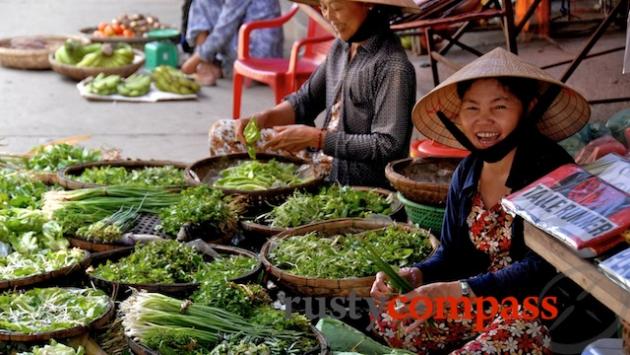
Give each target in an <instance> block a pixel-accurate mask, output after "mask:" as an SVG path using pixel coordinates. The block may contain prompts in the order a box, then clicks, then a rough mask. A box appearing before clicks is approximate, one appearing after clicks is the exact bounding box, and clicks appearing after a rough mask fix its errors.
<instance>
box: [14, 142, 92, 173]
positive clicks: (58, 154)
mask: <svg viewBox="0 0 630 355" xmlns="http://www.w3.org/2000/svg"><path fill="white" fill-rule="evenodd" d="M100 159H101V152H100V151H99V150H92V149H87V148H83V147H78V146H72V145H70V144H54V145H46V146H41V147H39V148H37V149H36V150H35V152H34V154H33V155H32V156H31V157H30V158H26V159H25V161H24V165H25V166H26V168H27V169H30V170H36V171H44V172H55V171H57V170H59V169H63V168H65V167H67V166H70V165H75V164H82V163H91V162H95V161H98V160H100Z"/></svg>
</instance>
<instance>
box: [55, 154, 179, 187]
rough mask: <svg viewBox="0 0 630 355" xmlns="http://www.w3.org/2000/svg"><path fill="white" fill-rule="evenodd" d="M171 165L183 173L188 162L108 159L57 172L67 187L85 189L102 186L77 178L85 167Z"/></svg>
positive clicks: (60, 182) (73, 166)
mask: <svg viewBox="0 0 630 355" xmlns="http://www.w3.org/2000/svg"><path fill="white" fill-rule="evenodd" d="M167 165H171V166H173V167H175V168H178V169H181V170H182V174H183V173H184V170H185V169H186V164H184V163H180V162H174V161H166V160H107V161H98V162H94V163H85V164H78V165H72V166H69V167H67V168H65V169H62V170H60V171H59V172H58V173H57V181H58V182H59V184H60V185H61V186H63V187H65V188H66V189H70V190H76V189H85V188H90V187H100V186H102V185H98V184H92V183H86V182H81V181H78V180H76V177H78V176H79V175H81V174H82V173H83V171H85V169H88V168H95V167H105V166H111V167H124V168H126V169H127V170H135V169H143V168H149V167H151V168H155V167H163V166H167ZM166 187H167V188H169V187H172V188H174V189H181V188H182V186H166Z"/></svg>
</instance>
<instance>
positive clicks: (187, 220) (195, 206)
mask: <svg viewBox="0 0 630 355" xmlns="http://www.w3.org/2000/svg"><path fill="white" fill-rule="evenodd" d="M237 210H238V207H237V202H236V201H235V202H231V201H230V200H229V199H228V198H226V197H225V196H224V195H223V192H221V191H220V190H215V189H212V188H210V187H208V186H206V185H202V186H197V187H194V188H189V189H186V190H183V191H182V192H181V199H180V201H179V202H178V203H177V204H174V205H172V206H169V207H167V208H164V209H163V210H161V211H160V212H159V216H160V220H161V225H160V227H159V228H160V229H161V230H162V231H163V232H164V233H166V234H168V235H177V234H178V232H179V231H180V229H181V228H182V227H183V226H191V227H192V228H193V229H195V228H197V229H200V228H202V229H204V230H205V231H206V232H207V231H212V232H216V233H217V234H219V235H224V234H227V233H230V232H231V231H234V230H235V229H236V227H237V224H238V216H237Z"/></svg>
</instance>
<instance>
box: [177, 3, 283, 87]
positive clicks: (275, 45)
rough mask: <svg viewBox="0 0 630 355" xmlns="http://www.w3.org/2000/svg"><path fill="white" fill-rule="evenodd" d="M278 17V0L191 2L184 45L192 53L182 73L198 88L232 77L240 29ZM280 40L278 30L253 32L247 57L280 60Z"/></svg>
mask: <svg viewBox="0 0 630 355" xmlns="http://www.w3.org/2000/svg"><path fill="white" fill-rule="evenodd" d="M278 16H280V3H279V2H278V0H193V1H192V4H191V6H190V12H189V15H188V27H187V29H186V41H187V42H188V44H189V45H190V46H194V47H195V50H194V53H193V55H192V56H191V57H190V58H189V59H188V60H186V62H185V63H184V64H183V65H182V71H183V72H184V73H186V74H195V75H196V78H197V81H198V82H199V83H200V84H201V85H206V86H213V85H216V81H217V79H219V78H221V77H224V76H227V77H229V76H231V75H232V66H233V65H234V61H235V60H236V58H237V46H238V31H239V28H240V27H241V25H242V24H244V23H247V22H251V21H257V20H265V19H272V18H275V17H278ZM283 40H284V38H283V32H282V28H281V27H279V28H273V29H264V30H257V31H254V32H252V40H251V42H250V53H251V54H252V56H255V57H282V51H283Z"/></svg>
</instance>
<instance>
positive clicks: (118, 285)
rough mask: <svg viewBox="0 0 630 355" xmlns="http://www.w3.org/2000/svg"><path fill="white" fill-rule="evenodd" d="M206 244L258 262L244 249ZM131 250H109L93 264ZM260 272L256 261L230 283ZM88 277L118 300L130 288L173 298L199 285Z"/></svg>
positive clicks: (186, 294) (116, 258)
mask: <svg viewBox="0 0 630 355" xmlns="http://www.w3.org/2000/svg"><path fill="white" fill-rule="evenodd" d="M206 244H207V245H208V246H209V247H211V248H212V249H214V251H216V252H217V253H219V254H228V255H242V256H246V257H250V258H253V259H256V260H258V256H256V254H254V253H252V252H250V251H248V250H245V249H241V248H236V247H230V246H225V245H218V244H210V243H206ZM133 250H134V248H133V247H128V248H120V249H116V250H111V251H109V252H104V253H101V254H99V255H98V262H97V263H95V264H96V265H98V264H100V263H104V262H105V261H106V260H111V261H117V260H119V259H122V258H123V257H126V256H128V255H130V254H131V253H132V252H133ZM200 252H201V253H203V251H200ZM206 256H208V258H209V259H211V256H209V255H208V254H206ZM261 270H262V265H261V263H260V261H258V264H257V265H256V267H255V268H254V269H253V270H251V271H248V272H247V273H245V274H243V275H241V276H238V277H235V278H233V279H230V281H232V282H236V283H246V282H248V281H251V280H255V279H256V278H257V277H258V275H259V274H260V272H261ZM88 276H89V278H90V280H91V281H92V282H93V283H94V285H96V286H97V287H98V288H101V289H103V290H107V291H108V292H110V294H111V295H112V298H114V299H120V298H123V297H124V298H126V296H127V294H128V292H129V290H130V289H131V288H135V289H138V290H145V291H148V292H157V293H162V294H166V295H171V296H174V297H179V296H182V297H185V296H188V295H189V294H190V293H192V292H194V291H195V290H197V288H199V283H196V282H187V283H175V284H159V283H158V284H130V283H124V282H116V281H109V280H105V279H103V278H100V277H97V276H94V275H92V274H88Z"/></svg>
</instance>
